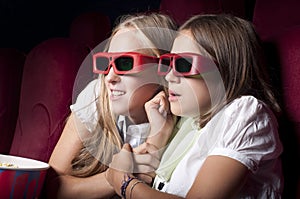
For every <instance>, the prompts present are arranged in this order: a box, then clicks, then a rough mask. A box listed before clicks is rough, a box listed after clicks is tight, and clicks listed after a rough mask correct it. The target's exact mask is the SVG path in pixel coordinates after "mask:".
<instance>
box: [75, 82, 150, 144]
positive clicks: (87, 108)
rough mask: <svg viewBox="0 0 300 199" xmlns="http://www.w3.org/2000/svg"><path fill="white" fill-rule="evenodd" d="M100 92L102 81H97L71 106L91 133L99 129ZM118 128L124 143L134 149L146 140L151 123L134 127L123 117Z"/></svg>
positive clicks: (119, 118) (119, 119) (91, 83)
mask: <svg viewBox="0 0 300 199" xmlns="http://www.w3.org/2000/svg"><path fill="white" fill-rule="evenodd" d="M99 92H100V80H99V79H95V80H93V81H91V82H90V83H89V84H88V85H87V86H86V87H85V88H84V90H83V91H82V92H81V93H80V94H79V95H78V97H77V100H76V102H75V103H74V104H72V105H71V106H70V108H71V111H72V112H73V113H74V114H75V115H76V117H77V118H79V120H80V121H81V122H82V123H83V124H84V125H85V127H86V128H87V130H88V131H90V132H93V131H94V130H95V129H96V128H97V127H98V121H97V119H98V112H97V105H96V102H97V100H98V98H99ZM117 126H118V128H119V130H120V131H121V132H122V133H123V138H124V142H125V143H129V144H130V145H131V146H132V147H133V148H134V147H137V146H138V145H140V144H142V143H143V142H144V141H145V140H146V138H147V136H148V133H149V130H150V125H149V123H143V124H138V125H134V124H131V123H130V121H129V120H128V119H127V118H126V117H125V116H122V115H120V116H118V118H117ZM99 129H101V128H99Z"/></svg>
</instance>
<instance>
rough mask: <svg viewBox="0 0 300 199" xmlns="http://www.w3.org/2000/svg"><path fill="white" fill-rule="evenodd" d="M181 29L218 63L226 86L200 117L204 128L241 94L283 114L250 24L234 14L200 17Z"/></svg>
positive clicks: (191, 20)
mask: <svg viewBox="0 0 300 199" xmlns="http://www.w3.org/2000/svg"><path fill="white" fill-rule="evenodd" d="M179 30H180V31H189V32H190V33H191V34H192V36H193V39H194V40H195V41H196V42H197V43H198V45H199V49H200V51H201V52H203V54H204V56H209V57H210V58H212V59H213V60H214V61H215V62H216V63H217V67H218V69H219V73H220V75H221V78H222V80H223V84H224V87H225V97H224V98H223V99H222V100H221V101H220V103H219V104H217V105H216V106H215V107H211V110H210V111H209V112H208V113H207V114H205V115H203V116H201V117H202V118H201V119H200V125H201V126H204V125H205V124H206V123H207V122H208V121H209V120H210V118H211V117H212V116H213V115H214V114H215V113H216V112H218V111H219V110H220V109H221V108H222V107H223V106H224V105H226V104H228V103H230V102H231V101H233V100H234V99H236V98H238V97H240V96H242V95H253V96H255V97H256V98H258V99H259V100H262V101H264V102H265V103H266V104H267V105H269V107H270V108H271V109H272V110H273V111H274V112H277V113H278V112H280V107H279V105H278V103H277V101H276V99H275V97H274V94H273V91H272V90H271V86H270V84H269V79H268V76H267V73H266V68H265V66H264V64H263V62H264V60H263V56H262V55H263V52H262V49H261V46H260V41H259V38H258V36H257V34H256V32H255V30H254V28H253V25H252V24H251V23H250V22H248V21H246V20H243V19H240V18H238V17H234V16H231V15H197V16H194V17H192V18H190V19H189V20H188V21H186V22H185V23H184V24H183V25H182V26H181V27H180V29H179Z"/></svg>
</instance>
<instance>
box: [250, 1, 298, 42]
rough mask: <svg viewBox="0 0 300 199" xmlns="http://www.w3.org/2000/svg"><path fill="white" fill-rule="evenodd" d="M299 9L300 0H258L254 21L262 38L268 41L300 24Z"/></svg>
mask: <svg viewBox="0 0 300 199" xmlns="http://www.w3.org/2000/svg"><path fill="white" fill-rule="evenodd" d="M299 10H300V1H298V0H256V2H255V7H254V11H253V23H254V25H255V27H256V30H257V32H258V34H259V35H260V37H261V39H262V40H263V41H268V40H271V39H272V38H273V37H275V36H276V35H277V34H280V33H282V32H284V31H285V30H288V29H289V28H291V27H293V26H295V25H300V15H299Z"/></svg>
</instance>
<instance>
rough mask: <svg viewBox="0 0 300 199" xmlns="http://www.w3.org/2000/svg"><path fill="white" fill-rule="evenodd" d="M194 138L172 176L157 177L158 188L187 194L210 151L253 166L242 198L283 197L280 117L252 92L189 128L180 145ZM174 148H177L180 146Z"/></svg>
mask: <svg viewBox="0 0 300 199" xmlns="http://www.w3.org/2000/svg"><path fill="white" fill-rule="evenodd" d="M196 134H198V136H195V135H196ZM176 136H177V135H176ZM176 136H175V137H176ZM193 139H196V141H195V143H194V144H193V146H192V147H191V148H190V149H189V151H188V152H187V153H186V154H185V156H184V157H183V158H182V159H181V160H180V162H179V163H178V165H177V167H176V168H175V169H174V172H173V173H172V175H171V177H170V180H169V181H168V182H165V180H163V178H160V177H159V176H157V177H156V178H155V182H154V187H155V188H156V189H159V188H158V187H159V185H160V189H161V187H162V189H161V191H164V192H168V193H172V194H175V195H179V196H181V197H185V196H186V194H187V193H188V191H189V189H190V188H191V186H192V184H193V182H194V179H195V178H196V176H197V173H198V171H199V169H200V168H201V166H202V164H203V162H204V160H205V159H206V158H207V157H208V156H210V155H222V156H226V157H230V158H232V159H235V160H237V161H239V162H241V163H242V164H244V165H245V166H246V167H247V168H249V170H251V174H250V176H249V177H248V179H247V182H246V184H245V186H244V187H243V189H242V191H241V194H240V196H239V198H255V199H257V198H261V199H265V198H269V199H270V198H280V193H281V192H282V188H283V179H282V172H281V162H280V159H279V156H280V154H281V153H282V145H281V142H280V140H279V136H278V132H277V122H276V118H275V117H274V115H273V113H272V112H271V111H270V110H269V109H268V108H267V107H266V106H265V105H264V104H263V103H262V102H260V101H258V100H257V99H256V98H254V97H252V96H243V97H241V98H239V99H236V100H234V101H233V102H232V103H230V104H229V105H227V106H226V107H225V108H223V109H222V110H221V111H220V112H219V113H218V114H217V115H216V116H214V117H213V118H212V120H211V121H209V122H208V123H207V125H206V126H205V127H204V128H203V129H201V130H197V129H195V128H194V129H192V130H190V131H189V132H187V133H186V136H185V137H184V139H183V140H182V142H180V143H179V144H178V145H177V149H181V151H183V149H185V148H186V146H187V144H186V143H188V142H191V140H193ZM167 151H168V149H167V150H166V153H167ZM172 151H175V152H176V149H172ZM163 158H164V156H163ZM162 161H163V159H162ZM163 184H164V186H162V185H163Z"/></svg>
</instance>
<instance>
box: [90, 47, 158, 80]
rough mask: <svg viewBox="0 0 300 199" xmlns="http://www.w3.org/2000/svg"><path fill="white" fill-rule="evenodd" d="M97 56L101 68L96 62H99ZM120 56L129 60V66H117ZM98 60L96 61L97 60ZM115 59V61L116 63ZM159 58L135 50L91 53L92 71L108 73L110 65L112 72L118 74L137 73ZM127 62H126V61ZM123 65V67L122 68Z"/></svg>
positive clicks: (156, 62)
mask: <svg viewBox="0 0 300 199" xmlns="http://www.w3.org/2000/svg"><path fill="white" fill-rule="evenodd" d="M99 58H102V60H101V61H102V63H101V64H104V65H103V66H101V67H102V68H103V69H99V67H98V66H97V64H100V63H99V62H100V61H99V60H100V59H99ZM120 58H125V59H128V58H129V59H128V60H130V61H131V62H130V65H129V66H130V67H124V66H119V65H118V64H120V63H119V62H118V60H120ZM97 60H98V62H97ZM116 61H117V63H116ZM158 61H159V58H157V57H154V56H148V55H144V54H141V53H137V52H99V53H96V54H94V55H93V72H94V73H97V74H105V75H107V74H108V73H109V70H110V68H111V67H113V69H114V72H115V73H116V74H118V75H124V74H132V73H138V72H141V71H143V70H145V69H146V68H148V67H153V64H154V63H155V64H156V66H157V64H158ZM126 64H128V62H127V63H126ZM122 67H123V68H122Z"/></svg>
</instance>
